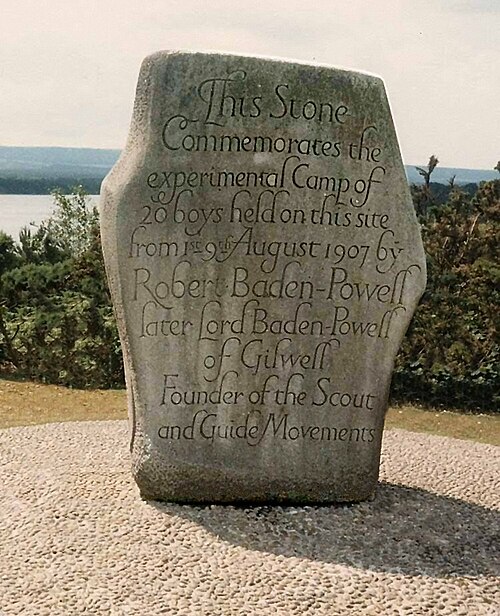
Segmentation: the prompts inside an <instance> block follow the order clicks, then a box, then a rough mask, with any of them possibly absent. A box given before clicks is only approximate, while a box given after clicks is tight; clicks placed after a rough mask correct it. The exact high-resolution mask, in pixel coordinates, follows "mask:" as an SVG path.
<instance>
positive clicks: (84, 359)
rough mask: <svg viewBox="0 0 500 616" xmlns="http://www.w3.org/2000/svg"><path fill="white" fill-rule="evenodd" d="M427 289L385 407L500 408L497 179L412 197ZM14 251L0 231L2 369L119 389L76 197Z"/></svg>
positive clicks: (89, 221) (91, 213)
mask: <svg viewBox="0 0 500 616" xmlns="http://www.w3.org/2000/svg"><path fill="white" fill-rule="evenodd" d="M414 198H415V202H416V204H417V203H418V204H419V206H418V207H417V211H419V215H420V222H421V225H422V235H423V240H424V245H425V249H426V253H427V265H428V286H427V291H426V293H425V294H424V296H423V298H422V301H421V303H420V305H419V307H418V309H417V311H416V314H415V316H414V318H413V321H412V323H411V326H410V328H409V330H408V333H407V336H406V338H405V341H404V343H403V346H402V349H401V351H400V353H399V355H398V358H397V362H396V368H395V373H394V379H393V400H394V401H410V402H422V403H429V404H432V405H438V406H440V405H441V406H445V407H447V408H450V407H458V408H464V409H485V410H489V411H495V410H496V409H497V408H498V403H499V402H500V400H499V397H500V364H499V358H500V346H499V339H498V331H499V306H500V302H499V300H500V291H499V289H500V267H499V264H498V255H499V253H500V251H499V238H500V181H498V180H497V181H493V182H487V183H484V184H482V185H481V186H480V187H479V189H478V191H477V192H476V194H475V195H474V196H472V197H471V196H470V195H469V194H467V193H466V192H463V191H460V190H456V189H453V190H452V191H451V192H450V194H449V197H448V201H447V202H446V204H444V205H442V204H439V202H438V200H436V201H434V200H433V198H432V193H429V192H427V193H425V194H422V189H418V188H414ZM54 199H55V205H56V209H55V212H54V214H53V215H52V217H51V218H50V219H48V221H46V223H45V224H43V225H42V226H41V228H40V229H39V230H38V231H37V233H35V234H33V235H32V234H31V233H29V232H28V231H26V230H25V231H23V232H22V233H21V235H20V238H19V242H18V243H14V242H13V240H12V238H9V237H8V236H6V235H5V234H2V233H1V232H0V292H1V296H0V297H1V301H0V368H1V369H2V370H3V371H4V372H6V371H11V372H15V373H17V374H19V375H22V376H25V377H28V378H32V379H37V380H40V381H43V382H50V383H59V384H64V385H69V386H73V387H118V386H123V365H122V358H121V352H120V345H119V340H118V334H117V330H116V325H115V321H114V318H113V312H112V308H111V302H110V297H109V293H108V289H107V285H106V280H105V274H104V266H103V260H102V253H101V247H100V242H99V233H98V216H97V212H96V210H95V209H89V208H88V207H87V200H86V195H85V192H84V191H83V189H81V187H79V188H77V189H75V191H74V193H73V195H71V196H69V197H65V196H64V195H62V194H61V193H59V192H56V193H54Z"/></svg>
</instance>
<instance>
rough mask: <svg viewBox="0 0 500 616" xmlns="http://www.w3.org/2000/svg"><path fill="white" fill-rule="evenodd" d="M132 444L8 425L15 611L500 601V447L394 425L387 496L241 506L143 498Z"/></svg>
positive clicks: (3, 516) (6, 546)
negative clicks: (133, 470)
mask: <svg viewBox="0 0 500 616" xmlns="http://www.w3.org/2000/svg"><path fill="white" fill-rule="evenodd" d="M127 447H128V433H127V426H126V423H125V422H122V421H117V422H111V421H110V422H77V423H66V424H49V425H45V426H34V427H23V428H11V429H8V430H1V431H0V614H2V615H5V616H11V615H12V616H13V615H17V614H19V615H21V614H22V615H23V616H38V615H40V616H42V615H47V616H58V615H61V616H73V615H78V614H92V615H101V614H102V615H104V614H106V615H111V616H122V615H137V616H156V615H159V614H175V615H179V616H184V615H185V616H208V615H210V616H212V615H218V614H224V615H233V614H234V615H246V616H259V615H266V616H267V615H269V614H271V615H273V616H275V615H278V616H293V615H300V616H307V615H313V614H314V615H316V614H318V615H320V614H321V615H323V614H324V615H325V616H326V615H328V616H334V615H337V614H338V615H341V616H344V615H347V614H353V615H356V616H362V615H365V614H366V615H381V616H387V615H391V614H398V615H407V616H419V615H424V614H425V615H439V616H446V615H447V614H453V615H457V614H458V615H464V616H466V615H467V616H481V615H491V616H493V615H495V616H497V615H498V614H500V591H499V587H500V586H499V581H500V580H499V576H500V563H499V551H498V550H499V546H498V531H499V526H500V525H499V501H500V478H499V473H498V470H499V462H500V448H496V447H492V446H489V445H481V444H477V443H473V442H470V441H459V440H454V439H448V438H442V437H436V436H429V435H423V434H413V433H410V432H404V431H401V430H391V431H388V432H387V433H386V435H385V441H384V453H383V463H382V476H381V478H382V482H383V483H382V484H381V485H380V488H379V491H378V495H377V498H376V500H375V501H373V502H369V503H362V504H358V505H351V506H332V507H255V508H237V507H227V506H212V507H189V506H179V505H167V504H159V503H149V504H148V503H145V502H143V501H141V500H140V498H139V495H138V490H137V488H136V487H135V484H134V482H133V480H132V478H131V476H130V473H129V457H128V449H127ZM495 535H497V537H496V541H497V543H495Z"/></svg>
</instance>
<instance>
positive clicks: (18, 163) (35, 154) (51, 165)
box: [0, 146, 498, 194]
mask: <svg viewBox="0 0 500 616" xmlns="http://www.w3.org/2000/svg"><path fill="white" fill-rule="evenodd" d="M119 155H120V150H97V149H94V148H31V147H9V146H0V194H43V193H46V192H48V191H49V190H51V189H52V188H54V187H56V186H57V187H60V188H63V189H66V188H67V189H69V188H71V187H72V186H74V185H75V184H83V186H84V187H85V188H86V189H87V190H88V191H89V192H90V193H94V194H95V193H96V192H99V187H100V184H101V182H102V180H103V178H104V176H105V175H106V174H107V173H108V171H109V170H110V169H111V167H112V166H113V165H114V164H115V162H116V161H117V160H118V157H119ZM406 175H407V178H408V182H409V183H410V184H422V183H423V178H422V177H421V176H420V175H419V173H418V172H417V170H416V167H415V166H413V165H406ZM453 175H455V176H456V177H455V183H456V184H462V185H463V184H477V183H479V182H482V181H486V180H493V179H496V178H498V173H497V172H496V171H494V170H491V171H490V170H478V169H455V168H452V167H439V166H438V167H437V168H436V170H435V171H434V173H433V174H432V181H433V182H437V183H440V184H447V183H448V180H449V179H450V178H451V177H452V176H453Z"/></svg>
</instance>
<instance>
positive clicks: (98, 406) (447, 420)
mask: <svg viewBox="0 0 500 616" xmlns="http://www.w3.org/2000/svg"><path fill="white" fill-rule="evenodd" d="M126 418H127V400H126V394H125V391H123V390H80V389H68V388H66V387H59V386H56V385H41V384H40V383H32V382H29V381H28V382H26V381H14V380H8V379H0V429H1V428H12V427H15V426H30V425H36V424H44V423H54V422H61V421H98V420H105V419H126ZM385 426H386V428H402V429H404V430H410V431H412V432H428V433H431V434H438V435H441V436H451V437H453V438H460V439H470V440H474V441H478V442H480V443H490V444H492V445H497V446H500V415H469V414H464V413H457V412H450V411H433V410H428V409H425V410H424V409H421V408H419V407H415V406H399V407H393V408H390V409H389V411H388V413H387V417H386V423H385Z"/></svg>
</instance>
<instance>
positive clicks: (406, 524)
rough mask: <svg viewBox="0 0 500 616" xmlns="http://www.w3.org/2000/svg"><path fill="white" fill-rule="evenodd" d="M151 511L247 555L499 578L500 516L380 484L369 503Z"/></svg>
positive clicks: (409, 572)
mask: <svg viewBox="0 0 500 616" xmlns="http://www.w3.org/2000/svg"><path fill="white" fill-rule="evenodd" d="M150 505H151V506H153V507H155V508H156V509H157V510H159V511H162V512H164V513H165V514H168V515H175V516H180V517H183V518H185V519H188V520H190V521H192V522H195V523H198V524H200V525H202V526H203V527H205V528H206V529H207V530H209V531H210V532H212V533H213V534H214V535H216V536H217V537H219V539H222V540H223V541H226V542H228V543H232V544H234V545H238V546H241V547H244V548H246V549H249V550H258V551H262V552H267V553H271V554H275V555H280V556H284V557H297V558H307V559H310V560H312V561H319V562H328V563H337V564H341V565H347V566H350V567H357V568H359V569H363V570H373V571H380V572H393V573H401V574H405V575H426V576H431V577H439V578H441V577H448V576H473V577H478V576H497V575H500V547H499V546H500V514H499V513H498V512H495V511H492V510H490V509H487V508H485V507H481V506H479V505H475V504H471V503H468V502H465V501H462V500H459V499H456V498H451V497H447V496H440V495H436V494H433V493H431V492H428V491H426V490H422V489H417V488H410V487H404V486H400V485H396V484H390V483H380V484H379V487H378V491H377V497H376V499H375V500H374V501H371V502H364V503H355V504H348V505H331V506H304V507H299V506H297V507H295V506H253V507H252V506H248V505H242V506H236V507H235V506H228V505H210V506H194V505H175V504H168V503H160V502H151V503H150Z"/></svg>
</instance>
